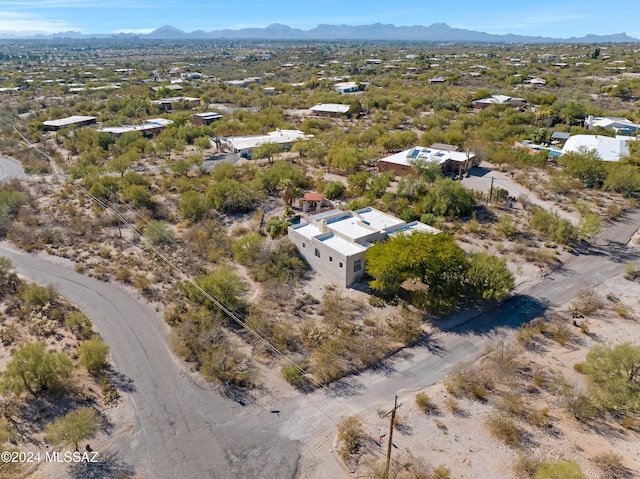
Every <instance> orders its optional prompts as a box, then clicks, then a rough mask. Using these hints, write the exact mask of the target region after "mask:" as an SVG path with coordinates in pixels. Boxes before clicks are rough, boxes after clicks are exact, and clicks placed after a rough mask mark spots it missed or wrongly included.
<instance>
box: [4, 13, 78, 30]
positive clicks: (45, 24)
mask: <svg viewBox="0 0 640 479" xmlns="http://www.w3.org/2000/svg"><path fill="white" fill-rule="evenodd" d="M71 29H73V27H72V26H71V25H69V24H68V23H65V22H61V21H56V20H45V19H42V18H40V17H38V16H35V15H28V14H25V13H16V12H6V11H1V10H0V32H25V31H26V32H34V31H36V32H46V33H55V32H61V31H65V30H71Z"/></svg>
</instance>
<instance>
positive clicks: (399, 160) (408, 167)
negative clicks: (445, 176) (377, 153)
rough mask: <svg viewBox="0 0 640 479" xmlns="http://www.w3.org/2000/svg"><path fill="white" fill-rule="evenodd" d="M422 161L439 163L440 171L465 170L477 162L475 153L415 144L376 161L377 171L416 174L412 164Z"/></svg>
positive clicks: (399, 174)
mask: <svg viewBox="0 0 640 479" xmlns="http://www.w3.org/2000/svg"><path fill="white" fill-rule="evenodd" d="M419 161H424V162H427V163H432V162H433V163H436V164H438V165H440V167H441V168H442V171H451V172H455V173H458V172H460V171H462V172H465V171H467V170H468V169H469V168H471V167H472V166H476V165H477V164H478V162H479V160H478V158H477V157H476V155H475V153H471V152H464V151H451V150H441V149H437V148H433V147H430V148H426V147H424V146H416V147H414V148H411V149H409V150H405V151H401V152H400V153H396V154H395V155H391V156H388V157H386V158H382V159H380V160H379V161H378V171H379V172H381V173H382V172H384V171H391V172H393V174H394V175H396V176H407V175H417V174H418V171H417V170H416V169H415V167H414V165H415V163H416V162H419Z"/></svg>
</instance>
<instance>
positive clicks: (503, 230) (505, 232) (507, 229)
mask: <svg viewBox="0 0 640 479" xmlns="http://www.w3.org/2000/svg"><path fill="white" fill-rule="evenodd" d="M495 230H496V231H497V232H498V233H499V234H500V235H502V236H504V237H505V238H509V239H510V238H513V237H514V236H515V235H516V234H517V233H518V225H517V224H516V222H515V220H514V219H513V218H512V217H511V216H510V215H500V217H499V218H498V222H497V223H496V226H495Z"/></svg>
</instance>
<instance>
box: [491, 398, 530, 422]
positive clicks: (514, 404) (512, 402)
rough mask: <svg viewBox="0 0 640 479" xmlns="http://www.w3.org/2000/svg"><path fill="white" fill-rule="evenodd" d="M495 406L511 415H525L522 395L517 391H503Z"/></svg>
mask: <svg viewBox="0 0 640 479" xmlns="http://www.w3.org/2000/svg"><path fill="white" fill-rule="evenodd" d="M496 407H497V408H498V409H499V410H500V411H503V412H505V413H506V414H509V415H513V416H521V417H522V416H525V415H526V412H527V410H526V407H525V403H524V400H523V399H522V396H521V395H520V394H518V393H511V392H503V393H501V394H500V397H499V398H498V402H497V404H496Z"/></svg>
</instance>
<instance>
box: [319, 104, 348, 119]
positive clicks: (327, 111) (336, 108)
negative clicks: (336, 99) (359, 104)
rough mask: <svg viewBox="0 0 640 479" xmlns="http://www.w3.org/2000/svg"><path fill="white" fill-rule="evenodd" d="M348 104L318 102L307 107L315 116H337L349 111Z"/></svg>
mask: <svg viewBox="0 0 640 479" xmlns="http://www.w3.org/2000/svg"><path fill="white" fill-rule="evenodd" d="M349 108H350V107H349V105H343V104H341V103H318V104H317V105H315V106H312V107H311V108H309V111H310V112H311V113H312V114H314V115H316V116H330V117H338V116H344V115H346V114H347V113H349Z"/></svg>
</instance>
